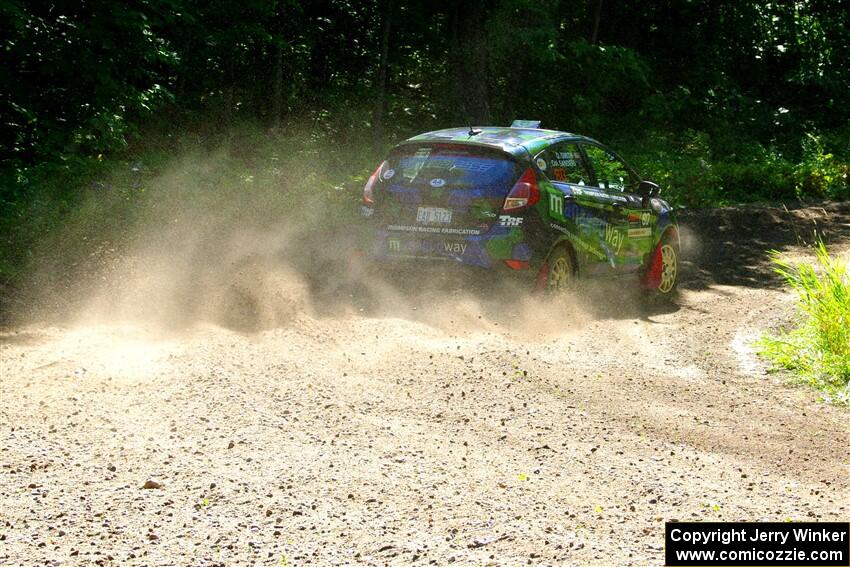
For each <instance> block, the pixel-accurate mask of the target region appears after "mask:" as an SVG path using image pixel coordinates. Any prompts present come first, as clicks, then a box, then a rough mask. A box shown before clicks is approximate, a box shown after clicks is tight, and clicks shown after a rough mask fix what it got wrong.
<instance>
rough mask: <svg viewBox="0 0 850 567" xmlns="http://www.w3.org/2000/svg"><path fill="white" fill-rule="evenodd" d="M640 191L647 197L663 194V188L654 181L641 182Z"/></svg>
mask: <svg viewBox="0 0 850 567" xmlns="http://www.w3.org/2000/svg"><path fill="white" fill-rule="evenodd" d="M638 191H640V193H641V194H642V195H646V196H647V197H650V198H651V197H657V196H659V195H660V194H661V187H659V186H658V183H655V182H653V181H641V182H640V186H639V187H638Z"/></svg>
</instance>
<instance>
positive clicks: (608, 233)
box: [605, 224, 625, 254]
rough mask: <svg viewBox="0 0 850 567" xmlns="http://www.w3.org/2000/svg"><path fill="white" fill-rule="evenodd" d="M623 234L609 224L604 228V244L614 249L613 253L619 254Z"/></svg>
mask: <svg viewBox="0 0 850 567" xmlns="http://www.w3.org/2000/svg"><path fill="white" fill-rule="evenodd" d="M624 240H625V238H623V233H622V232H620V231H619V230H617V229H616V228H614V227H613V226H611V225H610V224H609V225H607V226H606V227H605V242H607V243H608V244H610V245H611V247H613V248H614V253H615V254H619V253H620V248H622V247H623V241H624Z"/></svg>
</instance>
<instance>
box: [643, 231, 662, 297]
mask: <svg viewBox="0 0 850 567" xmlns="http://www.w3.org/2000/svg"><path fill="white" fill-rule="evenodd" d="M661 265H662V260H661V243H660V242H659V243H658V245H657V246H656V247H655V252H653V253H652V261H651V262H650V263H649V268H648V269H647V270H646V272H645V273H644V274H643V278H642V280H641V287H642V288H643V289H658V286H660V285H661Z"/></svg>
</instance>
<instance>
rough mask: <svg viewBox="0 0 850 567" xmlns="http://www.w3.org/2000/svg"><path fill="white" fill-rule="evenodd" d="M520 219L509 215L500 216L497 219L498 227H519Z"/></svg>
mask: <svg viewBox="0 0 850 567" xmlns="http://www.w3.org/2000/svg"><path fill="white" fill-rule="evenodd" d="M522 221H523V219H522V217H512V216H510V215H501V216H500V217H499V226H521V225H522Z"/></svg>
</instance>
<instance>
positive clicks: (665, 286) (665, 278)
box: [658, 243, 679, 293]
mask: <svg viewBox="0 0 850 567" xmlns="http://www.w3.org/2000/svg"><path fill="white" fill-rule="evenodd" d="M678 270H679V259H678V258H677V257H676V249H675V248H674V247H673V245H672V244H670V243H665V244H662V245H661V283H660V284H659V286H658V291H660V292H661V293H670V292H671V291H673V287H674V286H675V285H676V276H677V272H678Z"/></svg>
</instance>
